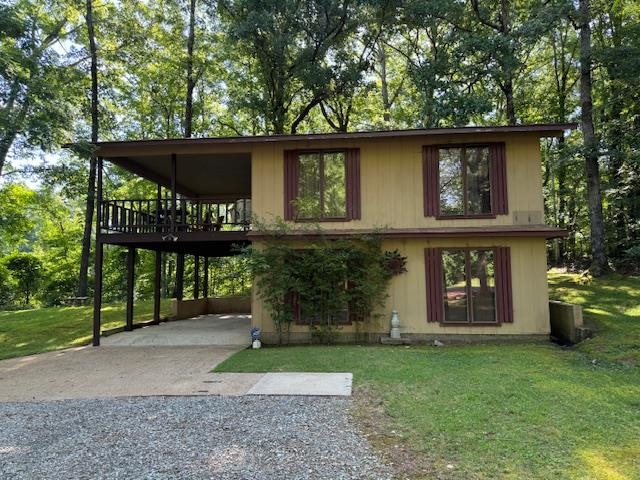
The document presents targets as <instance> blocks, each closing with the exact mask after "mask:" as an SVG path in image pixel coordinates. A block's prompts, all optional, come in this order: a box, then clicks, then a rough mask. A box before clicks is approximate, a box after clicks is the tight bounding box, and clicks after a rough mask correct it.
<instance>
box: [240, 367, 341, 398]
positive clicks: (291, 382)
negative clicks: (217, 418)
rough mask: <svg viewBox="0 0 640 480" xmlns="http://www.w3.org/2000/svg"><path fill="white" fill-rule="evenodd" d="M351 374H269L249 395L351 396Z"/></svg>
mask: <svg viewBox="0 0 640 480" xmlns="http://www.w3.org/2000/svg"><path fill="white" fill-rule="evenodd" d="M352 380H353V374H351V373H296V372H288V373H267V374H265V375H264V376H263V377H262V378H261V379H260V380H258V382H257V383H256V384H255V385H254V386H253V387H252V388H251V389H250V390H249V391H248V392H247V394H248V395H331V396H350V395H351V383H352Z"/></svg>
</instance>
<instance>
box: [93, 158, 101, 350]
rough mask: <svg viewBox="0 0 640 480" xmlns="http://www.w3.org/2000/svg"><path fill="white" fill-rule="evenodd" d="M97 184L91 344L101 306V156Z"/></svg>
mask: <svg viewBox="0 0 640 480" xmlns="http://www.w3.org/2000/svg"><path fill="white" fill-rule="evenodd" d="M97 160H98V165H97V168H98V172H97V174H98V185H97V188H96V190H97V191H96V194H97V197H98V208H97V209H96V254H95V268H94V290H93V342H92V344H93V346H94V347H97V346H99V345H100V320H101V319H100V313H101V312H100V310H101V308H102V253H103V252H102V251H103V245H102V234H101V233H100V225H101V224H102V157H98V159H97Z"/></svg>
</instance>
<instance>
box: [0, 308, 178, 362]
mask: <svg viewBox="0 0 640 480" xmlns="http://www.w3.org/2000/svg"><path fill="white" fill-rule="evenodd" d="M169 309H170V304H169V300H163V302H162V304H161V312H162V315H167V314H168V313H169ZM125 315H126V314H125V304H124V303H117V304H110V305H105V306H104V307H103V308H102V329H103V330H104V329H108V328H113V327H119V326H122V325H124V323H125ZM152 316H153V302H152V301H138V302H136V304H135V308H134V323H135V322H139V321H143V320H149V319H151V318H152ZM92 329H93V307H92V306H85V307H52V308H39V309H32V310H17V311H7V312H0V359H3V358H11V357H18V356H21V355H30V354H32V353H39V352H46V351H50V350H58V349H61V348H67V347H73V346H78V345H86V344H87V343H89V342H90V341H91V335H92V333H91V332H92Z"/></svg>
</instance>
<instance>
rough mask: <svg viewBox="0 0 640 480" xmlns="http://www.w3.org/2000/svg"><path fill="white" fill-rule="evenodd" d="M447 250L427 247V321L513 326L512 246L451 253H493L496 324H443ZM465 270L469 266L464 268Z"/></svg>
mask: <svg viewBox="0 0 640 480" xmlns="http://www.w3.org/2000/svg"><path fill="white" fill-rule="evenodd" d="M443 250H449V249H446V248H425V250H424V259H425V275H426V281H427V285H426V287H427V292H426V293H427V322H438V323H440V324H441V325H442V326H465V327H468V326H473V325H476V326H482V325H485V326H499V325H500V324H502V323H513V291H512V286H511V281H512V274H511V248H510V247H465V248H451V249H450V250H493V255H494V264H495V295H496V323H464V322H461V323H454V322H451V323H444V295H443V292H444V274H443V267H442V252H443ZM465 268H466V267H465Z"/></svg>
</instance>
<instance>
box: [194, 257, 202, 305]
mask: <svg viewBox="0 0 640 480" xmlns="http://www.w3.org/2000/svg"><path fill="white" fill-rule="evenodd" d="M199 293H200V256H199V255H194V256H193V299H194V300H197V299H198V294H199Z"/></svg>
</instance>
